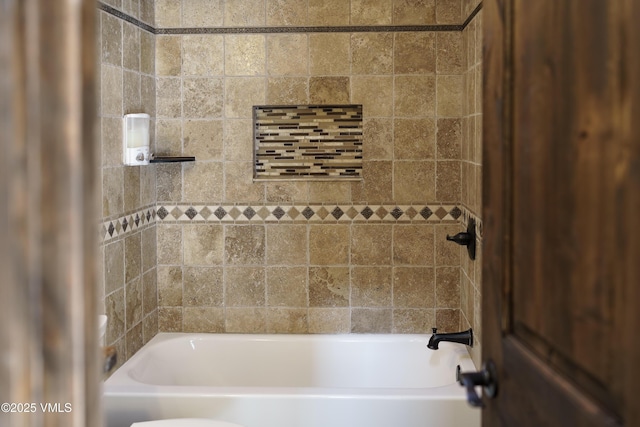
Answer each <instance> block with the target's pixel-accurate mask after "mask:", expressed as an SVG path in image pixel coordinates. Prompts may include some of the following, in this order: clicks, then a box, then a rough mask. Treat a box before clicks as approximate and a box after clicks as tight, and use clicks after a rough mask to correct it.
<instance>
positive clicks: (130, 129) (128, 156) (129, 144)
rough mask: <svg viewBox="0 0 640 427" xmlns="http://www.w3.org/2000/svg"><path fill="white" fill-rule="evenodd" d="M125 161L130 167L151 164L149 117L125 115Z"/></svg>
mask: <svg viewBox="0 0 640 427" xmlns="http://www.w3.org/2000/svg"><path fill="white" fill-rule="evenodd" d="M122 129H123V132H122V134H123V136H122V149H123V161H124V164H125V165H128V166H138V165H148V164H149V115H148V114H144V113H139V114H125V116H124V118H123V124H122Z"/></svg>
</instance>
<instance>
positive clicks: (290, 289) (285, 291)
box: [267, 266, 309, 308]
mask: <svg viewBox="0 0 640 427" xmlns="http://www.w3.org/2000/svg"><path fill="white" fill-rule="evenodd" d="M267 306H268V307H305V308H306V307H308V306H309V293H308V288H307V267H306V266H305V267H267Z"/></svg>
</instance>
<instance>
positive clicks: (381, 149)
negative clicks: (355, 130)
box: [362, 118, 394, 160]
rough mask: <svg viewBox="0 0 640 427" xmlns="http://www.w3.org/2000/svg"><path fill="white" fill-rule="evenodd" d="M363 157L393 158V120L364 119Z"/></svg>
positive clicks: (367, 158) (369, 158)
mask: <svg viewBox="0 0 640 427" xmlns="http://www.w3.org/2000/svg"><path fill="white" fill-rule="evenodd" d="M363 129H364V135H363V137H362V139H363V150H362V151H363V157H364V159H365V160H391V159H393V147H394V144H393V141H394V140H393V120H392V119H389V118H373V119H364V124H363Z"/></svg>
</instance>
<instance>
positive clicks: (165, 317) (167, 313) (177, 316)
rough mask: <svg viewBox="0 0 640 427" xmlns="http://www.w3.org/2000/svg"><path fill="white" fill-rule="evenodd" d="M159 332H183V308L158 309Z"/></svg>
mask: <svg viewBox="0 0 640 427" xmlns="http://www.w3.org/2000/svg"><path fill="white" fill-rule="evenodd" d="M158 331H159V332H182V307H158Z"/></svg>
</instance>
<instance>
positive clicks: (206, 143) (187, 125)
mask: <svg viewBox="0 0 640 427" xmlns="http://www.w3.org/2000/svg"><path fill="white" fill-rule="evenodd" d="M183 126H184V131H183V132H184V140H183V146H184V153H185V154H187V155H189V156H195V158H196V160H198V161H201V160H203V161H206V160H222V158H223V132H224V129H223V121H222V120H186V121H185V122H184V124H183Z"/></svg>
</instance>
